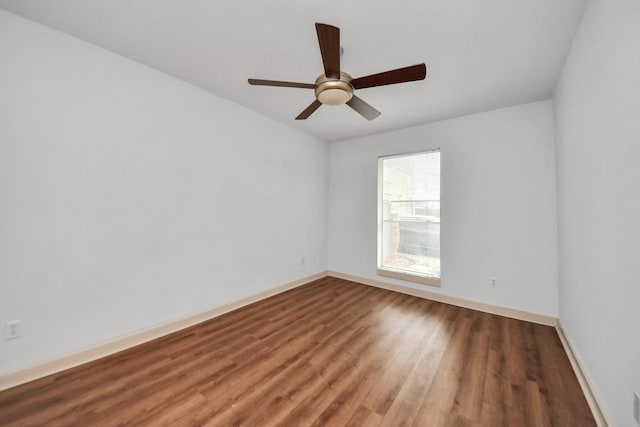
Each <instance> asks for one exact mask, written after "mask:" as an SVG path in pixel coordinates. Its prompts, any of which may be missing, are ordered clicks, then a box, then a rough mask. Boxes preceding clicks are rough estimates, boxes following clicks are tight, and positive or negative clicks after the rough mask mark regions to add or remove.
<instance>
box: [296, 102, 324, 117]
mask: <svg viewBox="0 0 640 427" xmlns="http://www.w3.org/2000/svg"><path fill="white" fill-rule="evenodd" d="M321 105H322V102H320V101H318V100H317V99H316V100H315V101H313V102H312V103H311V105H309V106H308V107H307V108H305V110H304V111H303V112H302V113H300V114H298V117H296V120H306V119H307V117H309V116H310V115H311V114H313V112H314V111H316V110H317V109H318V108H319V107H320V106H321Z"/></svg>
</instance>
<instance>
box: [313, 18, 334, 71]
mask: <svg viewBox="0 0 640 427" xmlns="http://www.w3.org/2000/svg"><path fill="white" fill-rule="evenodd" d="M316 33H318V44H319V45H320V55H322V63H323V64H324V74H325V76H327V77H329V78H332V79H338V78H340V28H338V27H334V26H332V25H327V24H319V23H316Z"/></svg>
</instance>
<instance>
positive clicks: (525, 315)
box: [327, 271, 558, 326]
mask: <svg viewBox="0 0 640 427" xmlns="http://www.w3.org/2000/svg"><path fill="white" fill-rule="evenodd" d="M327 274H328V275H329V276H333V277H337V278H339V279H345V280H350V281H352V282H358V283H362V284H365V285H369V286H375V287H377V288H382V289H387V290H389V291H394V292H400V293H402V294H407V295H412V296H415V297H420V298H424V299H428V300H432V301H438V302H442V303H445V304H451V305H455V306H458V307H464V308H470V309H472V310H478V311H482V312H485V313H491V314H497V315H499V316H504V317H510V318H512V319H518V320H526V321H527V322H533V323H539V324H541V325H547V326H556V324H557V323H558V319H557V318H555V317H552V316H546V315H543V314H537V313H530V312H528V311H521V310H515V309H512V308H507V307H500V306H497V305H491V304H485V303H481V302H477V301H472V300H466V299H462V298H457V297H452V296H449V295H443V294H437V293H435V292H430V291H427V290H421V289H414V288H410V287H408V286H402V285H396V284H393V283H388V282H383V281H380V280H373V279H367V278H365V277H359V276H352V275H350V274H344V273H338V272H337V271H329V272H328V273H327Z"/></svg>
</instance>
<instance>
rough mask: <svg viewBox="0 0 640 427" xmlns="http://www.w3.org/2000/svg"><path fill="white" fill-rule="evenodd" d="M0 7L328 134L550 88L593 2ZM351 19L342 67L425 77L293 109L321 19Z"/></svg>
mask: <svg viewBox="0 0 640 427" xmlns="http://www.w3.org/2000/svg"><path fill="white" fill-rule="evenodd" d="M0 7H1V8H4V9H6V10H8V11H11V12H14V13H17V14H19V15H22V16H24V17H27V18H29V19H32V20H34V21H37V22H40V23H42V24H45V25H48V26H50V27H53V28H55V29H58V30H60V31H63V32H65V33H68V34H71V35H73V36H75V37H78V38H81V39H84V40H87V41H89V42H91V43H93V44H95V45H98V46H101V47H104V48H106V49H109V50H111V51H113V52H116V53H118V54H120V55H123V56H126V57H128V58H131V59H133V60H135V61H138V62H141V63H143V64H146V65H148V66H150V67H153V68H155V69H157V70H160V71H163V72H165V73H168V74H171V75H173V76H175V77H178V78H180V79H182V80H185V81H187V82H190V83H192V84H194V85H196V86H199V87H201V88H203V89H206V90H208V91H210V92H212V93H215V94H217V95H220V96H222V97H224V98H227V99H229V100H231V101H234V102H236V103H238V104H241V105H244V106H246V107H247V108H250V109H252V110H255V111H257V112H259V113H261V114H264V115H266V116H269V117H272V118H273V119H275V120H278V121H280V122H282V123H284V124H286V125H288V126H292V127H295V128H298V129H300V130H301V131H303V132H305V133H308V134H311V135H314V136H316V137H318V138H321V139H323V140H327V141H336V140H342V139H347V138H352V137H356V136H363V135H368V134H373V133H378V132H382V131H386V130H391V129H398V128H402V127H407V126H411V125H416V124H421V123H427V122H432V121H436V120H442V119H446V118H451V117H457V116H461V115H465V114H470V113H475V112H479V111H487V110H492V109H496V108H501V107H506V106H510V105H515V104H521V103H526V102H533V101H538V100H543V99H548V98H550V97H551V95H552V93H553V89H554V86H555V84H556V81H557V80H558V77H559V74H560V71H561V68H562V65H563V63H564V58H565V56H566V54H567V52H568V50H569V46H570V43H571V40H572V38H573V35H574V33H575V31H576V28H577V26H578V23H579V21H580V17H581V14H582V10H583V7H584V0H483V1H479V0H399V1H394V2H391V1H388V0H349V1H344V0H342V1H335V0H315V1H310V0H270V1H265V0H235V1H233V0H226V1H221V0H218V1H207V0H136V1H131V0H0ZM315 22H323V23H326V24H331V25H335V26H337V27H340V29H341V45H342V46H343V47H344V55H343V57H342V60H341V61H342V64H341V65H342V67H341V68H342V70H343V71H346V72H348V73H349V74H351V75H352V76H353V77H360V76H364V75H368V74H373V73H377V72H381V71H385V70H388V69H393V68H399V67H404V66H408V65H414V64H417V63H421V62H425V63H426V64H427V78H426V80H424V81H419V82H411V83H404V84H399V85H393V86H383V87H378V88H369V89H361V90H359V91H357V95H358V96H360V97H361V98H362V99H364V100H365V101H366V102H368V103H369V104H371V105H372V106H374V107H375V108H377V109H378V110H380V111H381V112H382V115H381V116H380V117H378V118H377V119H376V120H374V121H371V122H369V121H367V120H365V119H364V118H362V117H361V116H360V115H358V114H357V113H356V112H355V111H353V110H351V109H350V108H349V107H347V106H345V105H342V106H337V107H328V106H323V107H321V108H320V109H319V110H318V111H316V112H315V113H314V114H313V115H312V116H311V117H310V118H309V119H308V120H306V121H296V120H294V117H295V116H296V115H298V113H300V112H301V111H302V110H303V109H305V108H306V107H307V106H308V105H309V104H310V103H311V102H312V101H313V99H314V95H313V91H312V90H310V89H294V88H281V87H264V86H250V85H249V84H248V83H247V78H249V77H254V78H262V79H271V80H290V81H296V82H307V83H313V81H314V79H315V78H316V77H317V76H318V75H319V74H321V73H322V70H323V68H322V60H321V58H320V52H319V48H318V42H317V38H316V33H315V28H314V23H315Z"/></svg>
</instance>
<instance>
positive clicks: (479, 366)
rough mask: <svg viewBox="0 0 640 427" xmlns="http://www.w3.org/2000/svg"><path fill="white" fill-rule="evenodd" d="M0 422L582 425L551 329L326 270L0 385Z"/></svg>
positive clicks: (587, 416) (583, 414) (585, 420)
mask: <svg viewBox="0 0 640 427" xmlns="http://www.w3.org/2000/svg"><path fill="white" fill-rule="evenodd" d="M0 425H2V426H40V425H47V426H68V425H84V426H86V425H100V426H103V425H104V426H112V425H180V426H191V425H194V426H195V425H209V426H232V425H248V426H254V425H260V426H291V425H296V426H313V425H317V426H321V425H340V426H342V425H349V426H372V427H375V426H434V427H440V426H443V427H444V426H490V427H499V426H518V427H520V426H549V425H562V426H569V427H570V426H580V427H583V426H594V425H595V422H594V420H593V417H592V416H591V413H590V412H589V408H588V406H587V404H586V400H585V399H584V396H583V395H582V393H581V391H580V386H579V384H578V382H577V380H576V378H575V375H574V374H573V371H572V370H571V366H570V363H569V361H568V359H567V356H566V354H565V353H564V351H563V349H562V346H561V343H560V341H559V339H558V336H557V334H556V332H555V330H554V329H553V328H550V327H547V326H541V325H536V324H532V323H527V322H523V321H519V320H514V319H508V318H504V317H500V316H495V315H490V314H486V313H480V312H477V311H473V310H469V309H464V308H459V307H454V306H451V305H447V304H441V303H437V302H433V301H428V300H423V299H420V298H417V297H412V296H408V295H403V294H398V293H394V292H391V291H387V290H382V289H378V288H374V287H370V286H366V285H362V284H358V283H354V282H350V281H346V280H341V279H336V278H332V277H326V278H323V279H320V280H317V281H315V282H313V283H310V284H307V285H305V286H301V287H298V288H295V289H292V290H290V291H287V292H283V293H281V294H279V295H276V296H273V297H271V298H267V299H265V300H262V301H259V302H257V303H255V304H251V305H250V306H247V307H243V308H241V309H238V310H235V311H233V312H230V313H227V314H225V315H222V316H219V317H217V318H215V319H211V320H209V321H206V322H203V323H201V324H198V325H195V326H192V327H189V328H186V329H184V330H182V331H179V332H176V333H174V334H170V335H167V336H164V337H161V338H159V339H157V340H154V341H151V342H148V343H146V344H143V345H140V346H137V347H134V348H131V349H128V350H125V351H122V352H120V353H118V354H114V355H111V356H108V357H105V358H103V359H100V360H97V361H94V362H91V363H88V364H85V365H82V366H78V367H76V368H73V369H70V370H67V371H64V372H60V373H58V374H55V375H51V376H49V377H46V378H42V379H40V380H36V381H32V382H30V383H27V384H23V385H21V386H18V387H14V388H12V389H9V390H5V391H2V392H0Z"/></svg>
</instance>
